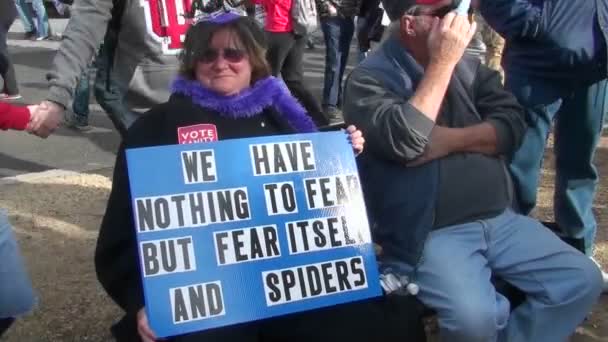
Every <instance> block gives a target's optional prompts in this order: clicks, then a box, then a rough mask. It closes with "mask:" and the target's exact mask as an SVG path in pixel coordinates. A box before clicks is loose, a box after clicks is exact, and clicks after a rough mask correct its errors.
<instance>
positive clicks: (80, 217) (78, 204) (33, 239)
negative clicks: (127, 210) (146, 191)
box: [0, 146, 608, 342]
mask: <svg viewBox="0 0 608 342" xmlns="http://www.w3.org/2000/svg"><path fill="white" fill-rule="evenodd" d="M597 164H598V168H599V170H600V172H601V173H602V174H605V175H608V149H606V148H605V147H604V146H602V147H601V148H600V149H599V151H598V154H597ZM110 175H111V170H103V171H101V172H97V173H94V174H83V175H75V176H74V175H72V176H58V177H52V178H46V179H38V180H33V181H30V182H25V183H18V184H14V185H6V186H2V187H0V207H2V208H6V209H8V210H9V212H10V219H11V222H12V223H13V224H14V227H15V230H16V232H17V235H18V237H19V240H20V244H21V248H22V251H23V254H24V256H25V258H26V261H27V264H28V267H29V271H30V274H31V275H32V277H33V282H34V286H35V287H36V289H37V291H38V293H39V295H40V303H39V306H38V308H37V309H36V310H35V311H34V313H33V314H31V315H29V316H27V317H25V318H23V319H20V320H19V321H18V322H17V323H16V324H15V326H13V327H12V328H11V330H10V331H9V333H8V334H7V335H6V336H5V337H4V338H3V339H2V341H7V342H9V341H10V342H24V341H25V342H30V341H31V342H46V341H49V342H51V341H52V342H55V341H62V342H63V341H109V340H110V339H111V337H110V335H109V331H108V328H109V327H110V325H111V323H112V322H114V321H115V320H116V319H117V318H118V317H119V315H120V310H119V309H117V307H116V306H115V305H114V304H113V303H112V302H111V301H110V300H109V299H108V297H107V296H106V295H105V292H104V291H103V290H102V289H101V287H100V286H99V284H98V282H97V280H96V276H95V271H94V267H93V253H94V249H95V241H96V237H97V232H98V229H99V224H100V221H101V218H102V215H103V213H104V210H105V205H106V200H107V197H108V195H109V191H110V186H111V181H110V178H109V177H110ZM554 177H555V172H553V158H552V157H551V156H550V155H548V159H547V162H546V163H545V170H544V171H543V177H542V182H541V187H540V189H539V207H538V210H537V211H536V213H535V215H537V216H538V217H540V218H542V219H546V220H550V219H551V218H552V213H551V212H552V207H551V206H552V191H553V185H552V184H553V179H554ZM607 203H608V178H605V179H601V183H600V186H599V191H598V195H597V199H596V205H595V207H594V211H595V213H596V215H597V218H598V223H599V231H598V239H597V247H596V251H595V254H596V258H597V260H598V261H599V262H600V263H601V264H602V265H603V267H604V270H608V207H607V206H606V204H607ZM572 341H575V342H597V341H608V296H603V298H602V299H601V302H600V303H599V304H598V305H597V306H596V308H595V310H594V311H593V313H592V314H591V315H590V316H589V318H588V319H587V320H586V321H585V323H584V324H583V325H581V327H580V328H579V329H578V332H577V334H576V336H575V337H574V338H573V339H572Z"/></svg>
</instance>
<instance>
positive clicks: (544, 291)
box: [399, 209, 602, 342]
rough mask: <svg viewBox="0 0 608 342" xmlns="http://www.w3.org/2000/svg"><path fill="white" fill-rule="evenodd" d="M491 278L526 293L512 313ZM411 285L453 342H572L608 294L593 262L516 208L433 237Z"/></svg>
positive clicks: (443, 335)
mask: <svg viewBox="0 0 608 342" xmlns="http://www.w3.org/2000/svg"><path fill="white" fill-rule="evenodd" d="M399 267H400V268H401V272H413V271H414V270H413V268H412V267H411V266H409V265H403V264H401V265H399ZM492 275H495V276H498V277H500V278H502V279H504V280H505V281H507V282H509V283H511V284H513V285H514V286H516V287H517V288H519V289H520V290H522V291H523V292H524V293H526V299H525V301H524V302H523V303H522V304H520V305H519V306H517V307H516V308H515V309H514V310H513V311H512V312H510V304H509V302H508V300H507V299H506V298H505V297H504V296H502V295H501V294H500V293H498V292H496V289H495V288H494V286H493V285H492V283H491V281H490V278H491V276H492ZM413 280H414V282H415V283H417V284H418V286H419V287H420V292H419V293H418V298H419V299H420V300H421V301H422V302H423V303H424V304H425V305H427V306H428V307H430V308H432V309H434V310H436V311H437V318H438V321H439V327H440V337H441V341H450V342H459V341H463V342H465V341H466V342H477V341H484V342H485V341H509V342H519V341H521V342H527V341H556V342H559V341H567V339H568V337H569V336H570V335H571V334H572V333H574V330H575V329H576V327H577V326H578V325H579V324H580V323H581V322H582V321H583V320H584V318H585V316H586V315H587V314H588V313H589V311H590V310H591V307H592V306H593V305H594V304H595V303H596V301H597V299H598V297H599V296H600V293H601V288H602V276H601V274H600V270H599V268H598V267H597V266H596V265H595V264H594V263H593V261H592V260H591V259H589V258H588V257H586V256H585V255H583V254H582V253H581V252H579V251H578V250H576V249H574V248H573V247H571V246H569V245H567V244H566V243H564V242H563V241H562V240H560V239H559V237H557V236H556V235H555V234H554V233H553V232H551V231H550V230H549V229H547V228H545V227H544V226H543V225H542V224H540V222H538V221H536V220H534V219H532V218H529V217H527V216H523V215H519V214H515V213H514V212H513V211H512V210H510V209H508V210H506V211H505V212H504V213H503V214H500V215H498V216H496V217H494V218H491V219H487V220H480V221H476V222H471V223H467V224H461V225H456V226H451V227H446V228H441V229H438V230H435V231H432V232H431V233H430V235H429V237H428V239H427V241H426V244H425V248H424V252H423V255H422V259H421V262H420V264H419V265H418V267H417V268H416V270H415V272H414V278H413Z"/></svg>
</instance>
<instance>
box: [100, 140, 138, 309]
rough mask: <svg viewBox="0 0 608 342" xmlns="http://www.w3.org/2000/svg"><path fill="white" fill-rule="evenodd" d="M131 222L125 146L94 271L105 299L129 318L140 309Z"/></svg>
mask: <svg viewBox="0 0 608 342" xmlns="http://www.w3.org/2000/svg"><path fill="white" fill-rule="evenodd" d="M133 222H134V221H133V212H132V205H131V195H130V188H129V178H128V174H127V165H126V158H125V146H124V145H122V146H121V147H120V149H119V152H118V155H117V157H116V165H115V167H114V177H113V180H112V192H111V193H110V198H109V199H108V206H107V209H106V213H105V215H104V217H103V221H102V223H101V229H100V231H99V237H98V240H97V248H96V250H95V270H96V272H97V278H98V279H99V282H100V283H101V285H102V286H103V288H104V289H105V290H106V292H107V293H108V295H110V297H111V298H112V299H113V300H114V302H116V304H118V305H119V306H120V307H121V308H122V309H123V310H124V311H125V312H127V314H128V315H129V316H131V317H135V316H136V314H137V312H139V310H140V309H141V308H143V307H144V296H143V288H142V283H141V275H140V269H139V257H138V253H137V242H136V236H135V228H134V227H133Z"/></svg>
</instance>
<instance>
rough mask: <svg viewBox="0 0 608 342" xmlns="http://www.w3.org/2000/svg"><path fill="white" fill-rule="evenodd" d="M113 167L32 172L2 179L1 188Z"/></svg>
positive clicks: (96, 166)
mask: <svg viewBox="0 0 608 342" xmlns="http://www.w3.org/2000/svg"><path fill="white" fill-rule="evenodd" d="M112 167H113V166H112V165H94V166H93V165H92V166H89V167H86V168H83V169H81V170H78V171H75V170H64V169H52V170H46V171H41V172H31V173H24V174H21V175H16V176H10V177H3V178H0V186H4V185H13V184H19V183H35V182H36V181H39V180H43V179H47V178H57V177H70V176H80V175H82V174H86V173H90V172H94V171H99V170H104V169H110V168H112Z"/></svg>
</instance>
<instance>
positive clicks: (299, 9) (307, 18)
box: [291, 0, 318, 36]
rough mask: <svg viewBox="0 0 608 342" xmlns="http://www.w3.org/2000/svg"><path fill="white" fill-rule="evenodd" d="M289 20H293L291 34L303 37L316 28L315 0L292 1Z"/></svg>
mask: <svg viewBox="0 0 608 342" xmlns="http://www.w3.org/2000/svg"><path fill="white" fill-rule="evenodd" d="M291 18H292V19H293V33H294V34H296V35H298V36H304V35H306V34H307V33H311V32H313V31H314V30H316V29H317V27H318V22H317V6H316V4H315V0H292V2H291Z"/></svg>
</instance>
